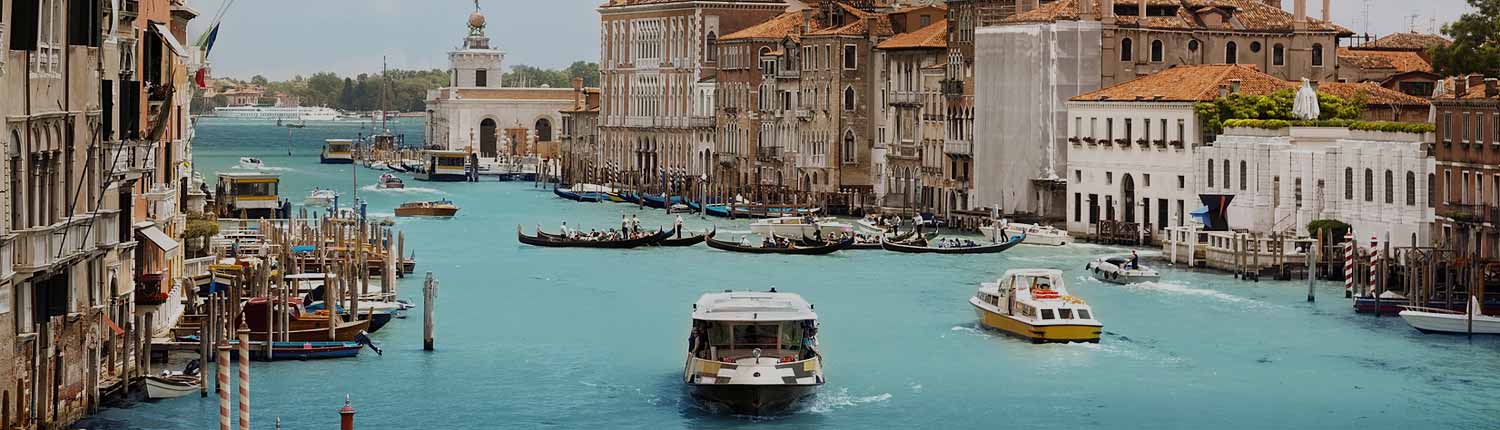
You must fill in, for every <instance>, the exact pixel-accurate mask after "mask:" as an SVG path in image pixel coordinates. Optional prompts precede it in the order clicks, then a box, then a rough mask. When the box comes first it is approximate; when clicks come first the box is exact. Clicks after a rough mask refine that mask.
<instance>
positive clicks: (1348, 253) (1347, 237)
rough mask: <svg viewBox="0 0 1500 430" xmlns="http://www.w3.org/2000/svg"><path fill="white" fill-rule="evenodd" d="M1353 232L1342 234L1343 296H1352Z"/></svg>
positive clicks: (1354, 245)
mask: <svg viewBox="0 0 1500 430" xmlns="http://www.w3.org/2000/svg"><path fill="white" fill-rule="evenodd" d="M1357 246H1358V244H1357V243H1355V242H1354V232H1352V231H1351V232H1349V233H1346V234H1344V298H1350V297H1354V248H1355V247H1357Z"/></svg>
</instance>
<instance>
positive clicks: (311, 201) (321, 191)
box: [303, 188, 339, 208]
mask: <svg viewBox="0 0 1500 430" xmlns="http://www.w3.org/2000/svg"><path fill="white" fill-rule="evenodd" d="M338 197H339V192H338V191H334V190H330V189H326V188H314V189H313V190H312V192H310V193H307V199H306V200H304V201H303V204H305V205H308V206H316V207H321V208H326V207H331V206H333V201H334V200H336V199H338Z"/></svg>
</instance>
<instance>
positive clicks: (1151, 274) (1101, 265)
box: [1084, 257, 1161, 285]
mask: <svg viewBox="0 0 1500 430" xmlns="http://www.w3.org/2000/svg"><path fill="white" fill-rule="evenodd" d="M1084 269H1088V271H1089V273H1092V274H1093V275H1094V279H1098V280H1100V281H1104V282H1108V283H1111V284H1120V285H1125V284H1135V283H1141V282H1156V281H1160V280H1161V273H1160V272H1157V271H1156V269H1152V268H1151V267H1150V266H1142V265H1141V264H1140V263H1139V261H1137V262H1136V263H1133V264H1132V263H1131V262H1130V258H1127V257H1105V258H1100V259H1097V260H1094V261H1090V262H1089V264H1087V265H1085V266H1084Z"/></svg>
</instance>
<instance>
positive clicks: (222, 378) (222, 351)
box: [214, 339, 231, 430]
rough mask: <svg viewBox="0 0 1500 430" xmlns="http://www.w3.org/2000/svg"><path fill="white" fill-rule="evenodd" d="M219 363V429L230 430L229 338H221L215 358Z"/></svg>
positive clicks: (217, 373)
mask: <svg viewBox="0 0 1500 430" xmlns="http://www.w3.org/2000/svg"><path fill="white" fill-rule="evenodd" d="M214 361H215V362H216V364H218V369H219V370H218V371H217V372H214V373H215V374H216V375H215V376H216V377H218V378H219V389H218V390H217V391H218V392H219V430H230V429H231V427H230V422H229V340H228V339H220V340H219V356H218V357H217V358H215V359H214Z"/></svg>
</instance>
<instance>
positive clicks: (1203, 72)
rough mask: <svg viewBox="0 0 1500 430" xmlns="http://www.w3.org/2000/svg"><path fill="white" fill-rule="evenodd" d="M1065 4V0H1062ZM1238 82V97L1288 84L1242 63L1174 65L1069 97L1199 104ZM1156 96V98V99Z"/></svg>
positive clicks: (1279, 88)
mask: <svg viewBox="0 0 1500 430" xmlns="http://www.w3.org/2000/svg"><path fill="white" fill-rule="evenodd" d="M1064 1H1068V0H1064ZM1233 79H1239V80H1240V94H1255V95H1265V94H1270V93H1273V92H1276V91H1277V90H1281V89H1284V88H1287V86H1288V85H1290V83H1289V82H1287V81H1283V80H1281V79H1278V78H1276V77H1275V76H1271V75H1268V74H1265V73H1264V72H1261V71H1260V70H1259V69H1256V68H1255V66H1251V65H1244V64H1210V65H1201V66H1178V67H1173V68H1170V69H1167V70H1163V71H1160V72H1157V73H1155V74H1151V75H1147V76H1143V77H1140V78H1136V79H1133V80H1129V81H1125V82H1121V83H1119V84H1116V85H1114V86H1112V87H1108V88H1104V89H1100V90H1098V91H1094V92H1091V93H1086V94H1083V95H1079V96H1077V97H1073V99H1072V100H1075V101H1133V100H1138V99H1139V100H1153V101H1162V102H1200V101H1211V100H1214V99H1216V98H1218V97H1219V87H1220V86H1221V85H1223V86H1227V85H1229V84H1230V81H1231V80H1233ZM1158 96H1160V98H1157V97H1158Z"/></svg>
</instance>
